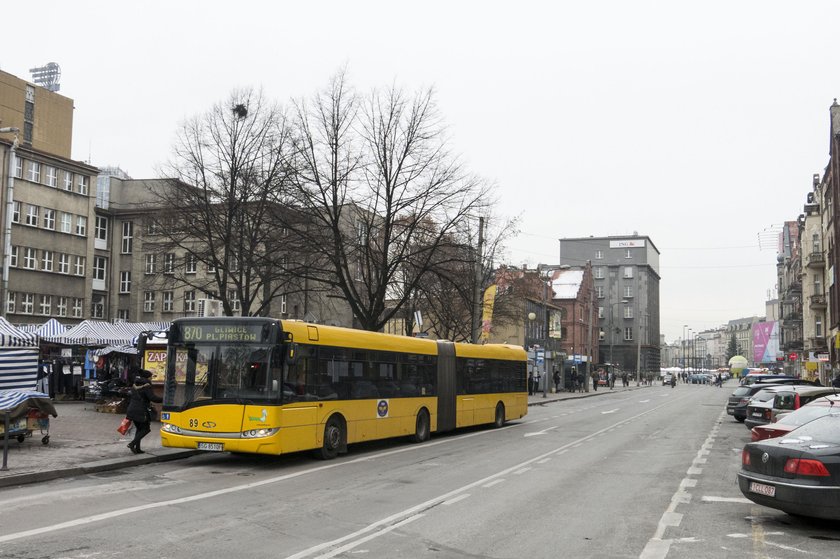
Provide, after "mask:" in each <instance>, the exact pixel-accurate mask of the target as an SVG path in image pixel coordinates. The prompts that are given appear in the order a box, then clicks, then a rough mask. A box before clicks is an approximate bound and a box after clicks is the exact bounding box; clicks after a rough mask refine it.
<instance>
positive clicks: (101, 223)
mask: <svg viewBox="0 0 840 559" xmlns="http://www.w3.org/2000/svg"><path fill="white" fill-rule="evenodd" d="M94 234H95V235H96V238H97V239H99V240H100V241H105V242H106V243H107V242H108V218H107V217H102V216H99V215H98V216H96V231H94Z"/></svg>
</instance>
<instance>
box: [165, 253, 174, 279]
mask: <svg viewBox="0 0 840 559" xmlns="http://www.w3.org/2000/svg"><path fill="white" fill-rule="evenodd" d="M163 273H164V274H174V273H175V254H173V253H171V252H167V253H166V254H164V255H163Z"/></svg>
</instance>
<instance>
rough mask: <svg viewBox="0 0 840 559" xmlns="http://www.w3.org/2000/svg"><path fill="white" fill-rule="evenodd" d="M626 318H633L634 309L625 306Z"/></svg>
mask: <svg viewBox="0 0 840 559" xmlns="http://www.w3.org/2000/svg"><path fill="white" fill-rule="evenodd" d="M624 318H633V307H631V306H629V305H624Z"/></svg>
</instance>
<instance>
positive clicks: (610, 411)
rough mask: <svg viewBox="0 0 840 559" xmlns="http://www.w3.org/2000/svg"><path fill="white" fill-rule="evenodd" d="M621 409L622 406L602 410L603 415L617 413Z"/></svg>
mask: <svg viewBox="0 0 840 559" xmlns="http://www.w3.org/2000/svg"><path fill="white" fill-rule="evenodd" d="M619 409H620V408H615V409H614V410H607V411H602V412H601V415H604V414H608V413H615V412H617V411H618V410H619Z"/></svg>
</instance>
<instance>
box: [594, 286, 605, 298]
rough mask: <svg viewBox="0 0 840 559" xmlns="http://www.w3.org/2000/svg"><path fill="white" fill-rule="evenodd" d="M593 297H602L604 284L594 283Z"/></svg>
mask: <svg viewBox="0 0 840 559" xmlns="http://www.w3.org/2000/svg"><path fill="white" fill-rule="evenodd" d="M595 297H597V298H598V299H603V298H604V286H603V285H596V286H595Z"/></svg>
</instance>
